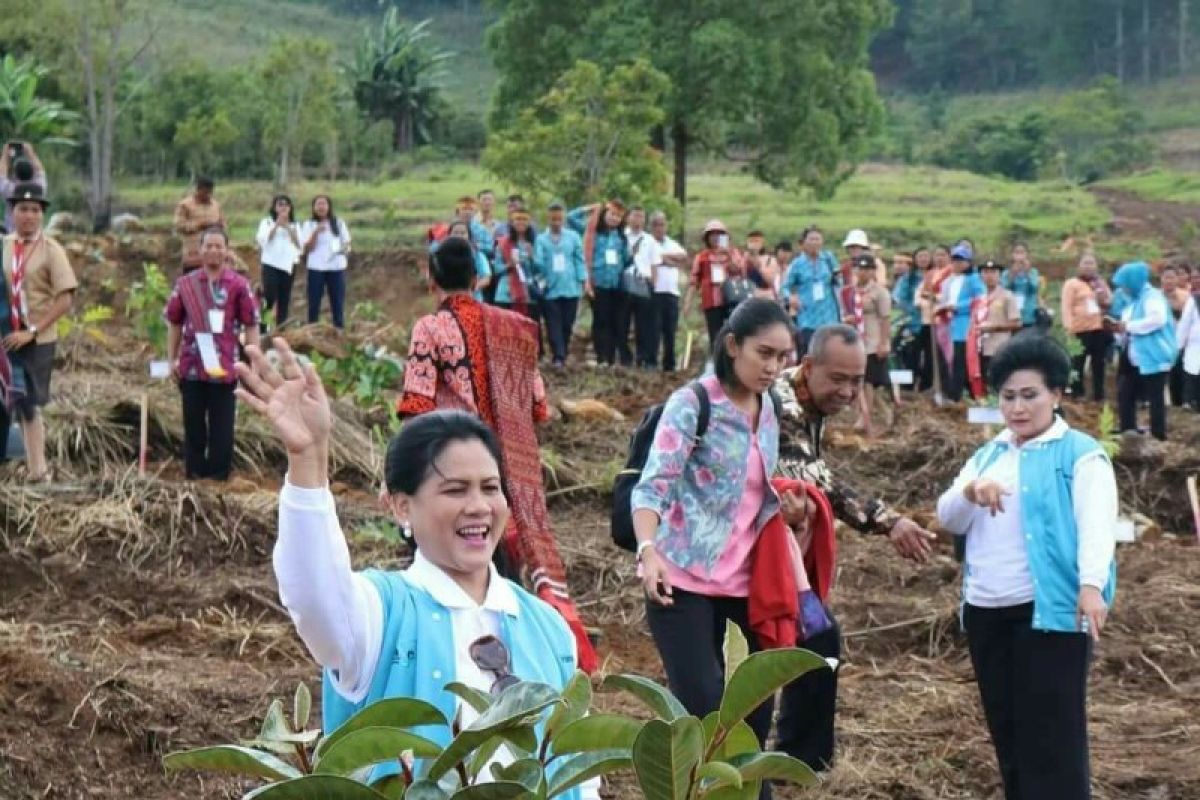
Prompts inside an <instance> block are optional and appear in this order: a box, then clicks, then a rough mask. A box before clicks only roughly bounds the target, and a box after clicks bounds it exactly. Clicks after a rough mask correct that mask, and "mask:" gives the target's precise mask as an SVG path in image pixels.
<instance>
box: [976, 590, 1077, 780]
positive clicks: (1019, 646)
mask: <svg viewBox="0 0 1200 800" xmlns="http://www.w3.org/2000/svg"><path fill="white" fill-rule="evenodd" d="M1032 620H1033V604H1032V603H1026V604H1024V605H1020V606H1011V607H1009V608H978V607H976V606H972V605H968V606H966V608H965V610H964V615H963V621H964V623H965V626H966V629H967V645H968V647H969V648H970V651H971V664H972V666H973V667H974V668H975V681H976V683H977V684H978V685H979V696H980V699H981V700H982V702H983V713H984V716H985V717H986V718H987V725H988V731H989V732H990V733H991V736H992V744H993V745H994V746H995V748H996V760H997V761H998V762H999V764H1000V777H1001V779H1002V780H1003V782H1004V797H1005V800H1088V798H1090V797H1091V796H1092V795H1091V772H1090V768H1089V765H1088V738H1087V673H1088V662H1089V661H1090V658H1091V645H1090V642H1089V640H1088V636H1087V634H1084V633H1056V632H1044V631H1036V630H1034V629H1033V627H1032Z"/></svg>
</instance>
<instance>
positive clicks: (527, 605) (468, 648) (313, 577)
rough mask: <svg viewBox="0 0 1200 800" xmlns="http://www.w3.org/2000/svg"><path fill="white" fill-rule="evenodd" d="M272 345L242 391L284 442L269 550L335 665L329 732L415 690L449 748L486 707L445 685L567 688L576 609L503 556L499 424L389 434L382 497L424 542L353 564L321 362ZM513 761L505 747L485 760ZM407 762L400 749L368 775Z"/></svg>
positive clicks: (319, 657)
mask: <svg viewBox="0 0 1200 800" xmlns="http://www.w3.org/2000/svg"><path fill="white" fill-rule="evenodd" d="M276 350H277V351H278V353H279V367H278V369H276V368H275V367H272V366H271V365H270V364H268V363H267V360H266V358H265V357H264V356H263V353H262V351H261V350H260V349H259V348H258V347H256V346H250V347H248V348H247V352H248V355H249V357H250V363H251V366H247V365H245V364H239V365H238V367H239V369H238V373H239V376H240V377H241V379H242V381H243V386H244V387H245V388H243V389H242V390H240V393H241V394H242V395H243V398H244V400H245V401H246V402H247V404H248V405H250V406H251V408H253V409H254V410H255V411H256V412H258V413H261V414H263V416H264V418H265V419H266V420H268V421H269V423H270V425H271V426H272V427H273V428H274V430H275V433H276V435H277V436H278V437H279V439H280V441H281V443H282V445H283V446H284V448H285V449H286V451H287V453H288V472H287V478H286V481H285V483H284V487H283V490H282V491H281V492H280V501H279V539H278V541H277V542H276V546H275V552H274V559H273V563H274V567H275V575H276V578H277V580H278V584H279V594H280V599H281V601H282V602H283V605H284V606H285V607H286V608H287V609H288V612H289V614H290V615H291V618H292V620H293V622H294V624H295V625H296V629H297V632H298V633H299V635H300V638H301V639H302V640H303V641H304V643H305V645H306V646H307V647H308V650H309V652H311V653H312V654H313V657H314V658H315V659H316V661H317V663H318V664H320V665H321V666H322V667H323V668H324V686H323V691H322V726H323V728H324V731H325V733H326V734H329V733H330V732H331V731H333V730H335V729H337V727H338V726H339V725H341V724H342V723H344V722H345V721H346V720H347V719H349V718H350V717H351V716H352V715H354V714H355V713H357V712H359V711H361V710H362V709H364V708H366V707H368V706H370V705H372V704H373V703H376V702H379V701H380V700H384V699H390V698H401V697H404V698H414V699H417V700H423V701H425V702H426V703H429V704H430V705H431V706H433V708H434V709H436V716H440V718H441V720H443V721H444V722H445V724H434V723H432V722H431V724H428V725H423V726H421V727H417V728H415V729H414V731H415V732H416V733H417V734H419V735H422V736H425V737H426V738H429V739H431V740H432V741H434V742H435V743H437V744H438V745H441V746H443V747H444V746H446V745H448V744H449V742H450V738H451V729H450V722H451V721H453V720H455V719H456V718H457V719H459V720H460V723H461V724H462V725H463V726H464V727H465V726H468V725H470V724H471V723H472V722H473V721H474V720H475V719H476V718H477V717H478V715H477V713H476V712H475V711H474V709H473V708H472V707H471V706H470V705H469V704H467V703H463V702H460V701H459V699H458V698H457V696H456V695H454V694H453V693H451V692H449V691H447V689H446V686H447V684H450V683H452V682H455V681H457V682H460V683H463V684H465V685H467V686H469V687H471V688H472V689H474V690H476V691H480V692H483V693H490V694H492V695H493V696H498V695H500V694H502V693H503V692H504V691H505V690H507V689H508V688H509V687H511V686H513V685H515V684H517V683H519V682H521V681H532V682H538V683H544V684H547V685H549V686H552V687H554V688H556V689H559V690H561V689H563V688H564V687H565V686H566V684H567V682H568V681H569V680H570V679H571V678H572V677H573V676H574V675H575V663H576V662H575V640H574V638H573V637H572V635H571V633H570V631H569V629H568V628H567V624H566V623H565V622H564V621H563V619H562V617H561V616H560V615H559V614H558V612H556V611H555V610H554V609H553V608H551V607H550V606H549V605H548V604H546V603H544V602H543V601H541V600H539V599H538V598H537V597H535V596H534V595H532V594H530V593H529V592H526V591H525V590H524V589H523V588H521V587H520V586H518V585H517V584H515V583H513V582H511V581H508V580H505V579H503V578H501V577H500V575H499V573H498V572H497V571H496V568H495V566H494V565H493V564H492V556H493V554H494V552H495V550H496V547H497V545H498V544H499V542H500V538H501V537H502V536H503V534H504V529H505V525H506V524H507V522H508V519H509V514H510V510H509V505H508V501H507V499H506V498H505V493H504V488H503V485H502V479H501V472H500V463H501V453H500V445H499V442H498V441H497V439H496V437H495V434H493V433H492V431H491V430H490V429H489V428H488V427H487V426H486V425H485V424H484V423H483V422H482V421H481V420H479V419H478V418H477V417H475V416H473V415H470V414H467V413H464V412H461V411H434V412H431V413H428V414H423V415H420V416H418V417H415V418H412V419H409V420H407V421H405V423H404V428H403V429H402V430H401V431H400V433H398V434H396V435H395V436H393V437H392V440H391V441H390V442H389V444H388V449H387V455H386V457H385V462H384V473H385V476H384V477H385V481H384V483H385V498H386V499H385V502H386V505H387V507H388V509H389V510H390V511H391V513H392V515H393V516H394V517H395V519H396V521H397V522H398V523H399V524H400V525H401V527H402V528H404V529H405V530H406V531H408V532H409V533H410V534H411V537H412V539H413V540H414V541H415V543H416V555H415V557H414V559H413V563H412V565H411V566H410V567H408V568H407V569H405V570H402V571H396V570H366V571H363V572H354V571H352V570H351V567H350V553H349V551H348V549H347V545H346V539H345V536H344V535H343V534H342V530H341V526H340V524H339V522H338V517H337V511H336V508H335V506H334V500H333V495H332V494H330V491H329V465H328V460H329V457H328V452H329V438H330V432H331V429H332V415H331V412H330V408H329V401H328V399H327V397H326V395H325V392H324V390H323V388H322V386H321V380H320V378H319V377H318V376H317V373H316V371H315V370H314V369H313V368H312V367H311V366H308V365H306V366H301V365H300V364H299V362H298V361H297V359H296V357H295V354H294V353H292V351H291V349H290V348H288V347H287V345H286V343H282V342H277V343H276ZM539 724H541V723H539ZM511 760H512V753H511V752H508V751H506V750H502V751H500V752H499V753H497V754H496V755H493V756H492V759H491V763H490V764H489V765H485V766H484V768H483V771H482V772H483V774H490V768H491V765H492V764H504V763H508V762H509V761H511ZM562 761H563V760H562V759H560V760H559V762H558V763H562ZM431 766H432V764H431V763H430V761H429V760H419V761H417V762H416V764H415V765H414V772H415V774H416V775H417V776H418V777H423V776H424V775H425V774H426V773H427V771H428V769H429V768H430V767H431ZM561 768H562V767H561V766H558V767H553V768H552V769H551V773H553V772H555V771H556V770H557V769H561ZM398 770H399V765H398V764H397V761H396V759H395V758H393V759H391V760H389V761H386V762H384V763H381V764H379V765H377V766H375V767H374V768H373V770H372V771H371V774H370V775H369V780H370V781H371V782H372V783H375V782H378V781H380V780H385V779H387V778H389V777H390V776H392V775H394V774H396V773H397V771H398ZM435 777H436V776H435ZM598 788H599V781H598V780H592V781H589V782H587V783H584V784H583V785H582V786H579V787H577V788H575V789H572V790H570V791H569V792H568V793H566V794H565V795H563V796H564V797H567V798H571V799H572V800H598V798H599V793H598Z"/></svg>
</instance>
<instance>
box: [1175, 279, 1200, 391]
mask: <svg viewBox="0 0 1200 800" xmlns="http://www.w3.org/2000/svg"><path fill="white" fill-rule="evenodd" d="M1175 336H1176V341H1177V342H1178V343H1179V349H1180V350H1182V351H1183V369H1184V371H1185V372H1187V373H1188V374H1189V375H1200V307H1197V305H1196V295H1194V294H1193V295H1192V296H1191V297H1189V298H1188V301H1187V304H1186V305H1184V307H1183V316H1182V317H1180V318H1179V325H1178V326H1176V328H1175Z"/></svg>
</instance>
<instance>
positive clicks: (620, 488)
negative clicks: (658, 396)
mask: <svg viewBox="0 0 1200 800" xmlns="http://www.w3.org/2000/svg"><path fill="white" fill-rule="evenodd" d="M688 388H690V389H691V390H692V391H693V392H694V393H695V395H696V399H697V400H699V401H700V412H699V414H698V415H697V417H696V440H697V441H699V440H700V439H702V438H704V434H705V433H706V432H707V431H708V418H709V416H711V414H712V403H711V401H710V400H709V399H708V391H707V390H706V389H705V388H704V387H703V386H701V385H700V382H699V381H693V382H692V383H689V384H688ZM665 406H666V403H659V404H658V405H656V406H653V407H651V408H649V409H647V410H646V413H645V414H643V415H642V421H641V422H639V423H638V426H637V428H636V429H634V431H633V436H632V437H630V439H629V458H628V460H626V462H625V469H623V470H621V471H620V472H619V473H617V479H616V480H615V481H613V506H612V527H611V533H612V540H613V544H615V545H616V546H617V547H620V548H621V549H622V550H628V551H630V552H631V553H634V552H637V537H636V536H635V535H634V533H633V487H635V486H637V485H638V481H640V480H641V479H642V470H643V469H644V468H645V466H646V460H647V459H649V458H650V448H651V447H653V446H654V433H655V431H657V430H658V421H659V420H660V419H662V414H663V408H664V407H665Z"/></svg>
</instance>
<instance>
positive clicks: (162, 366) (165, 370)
mask: <svg viewBox="0 0 1200 800" xmlns="http://www.w3.org/2000/svg"><path fill="white" fill-rule="evenodd" d="M169 377H171V362H170V361H151V362H150V378H151V379H152V380H156V381H161V380H166V379H167V378H169Z"/></svg>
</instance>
